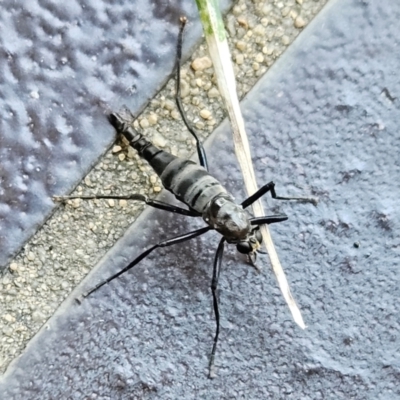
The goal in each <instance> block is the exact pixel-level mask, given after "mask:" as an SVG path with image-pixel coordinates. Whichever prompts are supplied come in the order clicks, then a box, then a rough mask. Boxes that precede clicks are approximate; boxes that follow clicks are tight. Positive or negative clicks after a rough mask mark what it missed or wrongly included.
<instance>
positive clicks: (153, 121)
mask: <svg viewBox="0 0 400 400" xmlns="http://www.w3.org/2000/svg"><path fill="white" fill-rule="evenodd" d="M148 121H149V124H150V125H155V124H156V123H157V121H158V117H157V114H156V113H151V114H150V115H149V117H148Z"/></svg>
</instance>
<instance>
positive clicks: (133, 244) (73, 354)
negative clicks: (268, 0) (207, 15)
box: [0, 0, 400, 399]
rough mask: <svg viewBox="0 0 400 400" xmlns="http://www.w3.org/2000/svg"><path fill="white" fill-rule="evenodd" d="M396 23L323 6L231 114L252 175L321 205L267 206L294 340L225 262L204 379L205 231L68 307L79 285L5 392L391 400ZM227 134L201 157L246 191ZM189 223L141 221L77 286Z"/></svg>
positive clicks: (377, 11) (248, 281)
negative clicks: (275, 214)
mask: <svg viewBox="0 0 400 400" xmlns="http://www.w3.org/2000/svg"><path fill="white" fill-rule="evenodd" d="M399 16H400V7H398V6H396V5H393V3H391V2H380V3H379V4H377V3H376V2H373V1H370V2H368V1H364V2H359V1H356V0H354V1H351V2H349V1H347V2H346V1H344V0H343V1H334V2H332V3H330V4H329V5H328V6H327V7H326V8H325V9H324V10H323V12H322V13H321V14H320V15H318V17H317V19H316V20H314V21H313V23H312V24H311V25H310V26H309V27H308V28H307V30H306V31H305V32H304V33H303V34H302V35H301V36H300V37H299V39H298V40H297V41H296V42H295V44H294V45H292V46H291V48H290V49H289V51H287V52H286V53H285V54H284V56H283V57H282V58H281V59H280V60H279V61H278V63H276V64H275V65H274V67H273V68H272V69H271V70H270V72H269V73H268V75H266V77H265V78H264V79H263V80H262V82H260V84H259V85H258V86H257V88H256V90H253V91H252V93H251V95H250V96H249V97H248V98H247V99H246V101H245V102H244V104H243V106H244V112H245V118H246V121H247V127H248V130H249V133H250V136H251V141H252V145H253V154H254V163H255V165H256V168H257V171H258V178H259V182H266V181H269V180H271V179H272V178H273V179H274V180H275V182H276V183H277V186H278V190H279V191H280V192H281V193H285V194H289V193H295V194H298V195H299V194H304V193H310V192H311V193H312V194H314V195H318V196H319V197H320V199H321V201H320V204H319V206H318V208H314V207H313V206H310V205H299V204H279V205H278V204H276V202H274V204H273V206H274V207H275V206H279V209H280V210H281V211H284V212H286V213H287V214H289V216H290V220H289V221H288V222H287V223H285V224H281V225H280V226H276V227H274V229H273V235H274V238H275V242H276V245H277V247H278V249H279V253H280V255H281V258H282V263H283V265H285V266H287V267H286V271H287V272H288V276H289V280H290V282H291V284H292V288H293V292H294V294H295V297H296V299H297V300H298V302H299V304H300V306H301V307H302V310H303V312H304V317H305V320H306V323H307V324H308V326H309V328H308V329H307V330H306V331H304V332H302V331H300V330H299V329H297V328H296V327H295V326H294V324H293V322H292V321H291V320H290V316H289V315H288V311H287V309H286V306H285V305H284V303H283V300H282V298H281V296H280V294H279V291H278V289H277V288H276V284H275V282H274V279H273V278H272V276H271V274H269V273H267V272H268V271H267V269H266V271H265V273H264V274H263V275H262V276H259V275H256V274H255V273H254V272H253V270H252V269H250V268H248V267H247V266H246V265H245V264H244V263H243V262H242V261H241V259H240V257H239V256H238V255H236V254H234V253H233V252H232V253H228V254H227V255H226V257H225V260H224V269H223V275H222V277H221V283H220V287H221V293H220V295H221V302H222V310H221V311H222V319H223V321H222V334H221V343H220V347H219V351H218V354H217V367H218V373H219V377H218V378H217V379H216V380H214V381H209V380H208V379H207V378H206V369H207V368H206V367H207V362H208V359H207V357H208V354H209V351H210V347H211V341H212V334H213V331H214V323H213V319H212V315H211V311H210V310H211V296H210V294H209V282H210V275H211V270H210V266H211V262H212V255H213V249H214V248H215V246H216V238H215V236H214V237H213V235H212V234H209V235H208V236H207V237H205V238H204V239H201V240H197V239H196V240H194V241H192V243H191V244H190V245H189V244H187V245H185V246H180V247H177V248H176V249H165V250H163V251H160V252H158V253H157V255H155V256H154V257H153V258H152V259H150V260H148V261H147V262H144V263H143V264H142V266H141V267H138V268H137V269H135V270H134V271H132V273H130V274H127V276H125V277H124V278H123V279H121V280H119V281H117V282H115V283H113V284H112V285H109V286H108V287H106V288H104V289H103V290H102V291H99V292H98V293H96V294H95V295H93V297H91V298H89V299H88V300H87V301H85V302H84V303H83V305H81V306H77V305H76V304H75V303H74V302H73V300H72V298H73V297H74V296H76V295H77V294H78V293H79V292H80V291H81V290H83V287H82V288H80V289H79V290H77V291H76V293H75V294H74V295H73V296H71V300H70V301H66V302H65V303H64V305H63V307H62V309H60V310H59V312H58V313H57V315H56V316H55V317H54V318H53V319H51V320H50V321H49V323H48V324H47V325H46V326H45V327H44V329H43V330H42V331H41V333H40V335H38V336H37V337H36V338H35V340H34V341H32V342H31V344H30V346H29V347H28V349H27V351H26V353H25V354H24V355H22V356H21V357H20V358H19V359H18V360H17V361H16V362H15V363H14V364H13V365H12V368H10V369H9V370H8V373H7V374H6V376H5V377H4V378H3V380H2V382H1V384H0V388H1V390H2V392H3V393H4V395H5V396H6V397H7V398H63V397H64V398H65V397H70V398H74V399H75V398H111V399H115V398H117V399H120V398H121V399H129V398H162V399H169V398H171V399H174V398H178V397H182V398H196V399H197V398H206V399H220V398H246V399H247V398H249V399H258V398H268V396H270V397H271V398H277V399H280V398H287V399H322V398H324V399H326V398H332V399H348V398H354V399H396V398H399V397H400V392H399V389H398V380H399V376H400V371H399V363H398V357H397V354H396V352H398V348H399V339H398V331H399V321H398V319H397V318H396V315H397V314H398V311H397V304H398V286H399V277H398V274H397V270H398V250H397V249H398V246H399V241H398V235H396V232H397V230H398V224H399V212H398V207H396V204H397V198H398V195H399V192H400V191H399V183H398V182H399V179H398V178H399V162H398V150H397V149H398V145H399V143H398V142H399V136H398V134H397V127H398V125H399V120H400V118H399V117H400V115H399V112H398V98H399V91H400V87H399V84H398V81H397V80H396V76H397V68H398V65H399V54H398V52H397V51H396V48H397V46H398V42H397V41H398V39H397V29H396V23H397V21H398V20H399ZM228 131H229V128H228V126H227V124H224V126H222V127H221V129H219V130H218V132H216V134H215V135H214V136H213V138H212V140H211V141H209V142H208V148H209V149H210V156H209V157H210V164H211V168H212V170H213V171H215V172H216V175H217V176H218V177H219V178H220V179H221V180H222V181H223V182H224V183H226V185H227V186H228V187H229V188H230V189H231V190H232V192H233V193H235V194H236V195H237V197H238V198H241V196H242V195H243V191H242V190H241V186H242V185H241V183H240V179H239V178H238V176H239V175H238V172H237V168H236V167H235V165H236V163H235V161H234V159H233V157H232V149H231V145H230V139H229V136H228ZM269 203H270V204H272V201H269ZM195 227H196V224H195V223H194V222H193V220H190V219H189V220H186V219H183V218H178V217H175V218H174V217H173V216H171V215H169V214H165V213H158V212H157V213H156V212H150V211H146V212H145V213H144V214H142V216H141V217H140V221H138V223H137V224H135V225H133V226H132V228H131V229H130V230H129V231H128V232H127V234H126V235H125V236H124V238H123V240H122V241H121V242H120V243H119V244H118V245H117V246H116V247H115V248H113V250H112V251H111V252H110V254H109V255H108V256H107V257H106V258H105V259H104V260H103V262H102V263H101V264H100V265H99V268H98V269H97V270H96V272H95V273H93V274H92V275H91V276H89V277H88V279H87V280H86V282H85V284H84V285H83V286H86V287H88V286H91V284H92V283H93V282H94V281H97V279H100V277H102V276H107V275H108V274H109V273H110V272H111V271H113V270H117V269H118V268H121V267H122V266H123V265H125V264H126V262H127V260H128V259H131V258H132V257H134V256H135V255H136V254H137V253H138V250H139V249H140V248H142V247H143V246H144V245H145V244H146V242H154V241H155V240H157V238H159V237H161V236H163V237H165V236H166V235H168V236H169V235H172V234H176V233H177V232H178V231H179V232H182V231H187V230H190V229H194V228H195ZM355 244H356V246H355Z"/></svg>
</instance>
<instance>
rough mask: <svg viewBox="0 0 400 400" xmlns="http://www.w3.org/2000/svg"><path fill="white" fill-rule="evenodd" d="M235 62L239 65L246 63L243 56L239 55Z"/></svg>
mask: <svg viewBox="0 0 400 400" xmlns="http://www.w3.org/2000/svg"><path fill="white" fill-rule="evenodd" d="M235 61H236V64H239V65H241V64H243V62H244V56H243V54H237V55H236V59H235Z"/></svg>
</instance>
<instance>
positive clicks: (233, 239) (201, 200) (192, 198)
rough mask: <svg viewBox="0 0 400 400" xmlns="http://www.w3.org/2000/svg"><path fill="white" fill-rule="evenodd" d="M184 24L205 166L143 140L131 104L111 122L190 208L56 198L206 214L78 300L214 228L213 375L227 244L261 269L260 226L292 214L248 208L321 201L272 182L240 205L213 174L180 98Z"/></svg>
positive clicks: (128, 197) (140, 197)
mask: <svg viewBox="0 0 400 400" xmlns="http://www.w3.org/2000/svg"><path fill="white" fill-rule="evenodd" d="M185 24H186V18H184V17H182V18H181V25H180V30H179V35H178V43H177V54H176V71H177V72H176V95H175V96H176V97H175V101H176V104H177V107H178V109H179V112H180V114H181V116H182V119H183V121H184V123H185V125H186V127H187V129H188V130H189V132H190V133H191V134H192V135H193V137H194V138H195V141H196V148H197V154H198V158H199V163H200V165H199V164H197V163H195V162H194V161H191V160H188V159H182V158H178V157H176V156H174V155H172V154H170V153H168V152H166V151H164V150H161V149H159V148H157V147H156V146H154V145H153V144H152V143H151V142H150V141H148V140H147V139H146V138H144V137H143V135H142V134H141V133H139V132H137V131H136V130H135V129H134V128H133V121H134V117H133V115H132V114H131V113H130V111H129V110H128V109H127V108H124V109H123V110H121V111H120V112H119V113H113V114H111V115H110V117H109V121H110V122H111V124H112V125H113V126H114V127H115V129H116V130H117V132H118V133H120V134H122V135H123V136H124V137H125V138H126V139H127V140H128V142H129V145H130V146H132V147H133V148H134V149H135V150H136V151H137V152H138V154H139V155H140V157H142V158H143V159H145V160H146V161H147V162H148V163H149V164H150V166H151V167H152V168H153V169H154V171H155V173H156V174H157V175H158V176H159V177H160V180H161V182H162V184H163V186H164V187H165V189H167V190H168V191H170V192H171V193H172V194H174V195H175V197H176V198H177V199H178V200H179V201H180V202H182V203H183V204H185V205H186V206H187V208H182V207H179V206H176V205H172V204H168V203H166V202H162V201H158V200H152V199H149V198H148V197H147V196H144V195H142V194H137V193H134V194H130V195H126V196H113V195H106V196H103V195H95V196H59V197H55V199H56V200H58V201H65V200H68V199H83V200H90V199H117V200H121V199H124V200H136V201H142V202H144V203H146V204H147V205H149V206H151V207H154V208H158V209H161V210H165V211H168V212H171V213H175V214H181V215H185V216H188V217H194V218H196V217H197V218H199V217H201V218H202V219H203V220H204V222H205V223H206V226H205V227H203V228H200V229H196V230H194V231H191V232H187V233H184V234H181V235H179V236H176V237H173V238H170V239H167V240H163V241H161V242H159V243H157V244H155V245H154V246H152V247H150V248H149V249H147V250H146V251H144V252H143V253H142V254H140V255H139V256H138V257H136V258H135V259H134V260H133V261H132V262H130V263H129V264H128V265H127V266H126V267H125V268H123V269H122V270H121V271H119V272H117V273H116V274H114V275H112V276H110V277H109V278H107V279H105V280H103V281H101V282H99V283H98V284H97V285H96V286H94V287H93V288H91V289H89V290H88V291H87V292H85V293H83V294H82V295H81V297H80V299H78V301H79V302H80V301H82V299H83V298H85V297H87V296H89V295H90V294H92V293H93V292H95V291H96V290H98V289H100V288H101V287H102V286H104V285H105V284H107V283H109V282H111V281H113V280H114V279H116V278H118V277H119V276H120V275H122V274H123V273H125V272H126V271H129V270H130V269H131V268H133V267H134V266H136V265H137V264H138V263H140V261H142V260H143V259H144V258H146V257H147V256H148V255H149V254H150V253H152V252H153V251H154V250H156V249H158V248H162V247H168V246H172V245H175V244H179V243H182V242H185V241H188V240H191V239H194V238H195V237H198V236H201V235H203V234H204V233H206V232H208V231H210V230H216V231H217V232H218V233H220V234H221V236H222V237H221V239H220V241H219V245H218V248H217V251H216V254H215V258H214V265H213V273H212V280H211V292H212V298H213V309H214V314H215V320H216V330H215V335H214V341H213V346H212V350H211V355H210V361H209V377H210V378H214V377H215V376H216V373H215V353H216V350H217V345H218V337H219V332H220V312H219V298H218V294H217V288H218V280H219V276H220V272H221V263H222V256H223V252H224V246H225V243H228V244H234V245H236V248H237V250H238V251H239V252H240V253H243V254H246V255H247V256H248V259H249V262H250V264H251V265H252V266H254V267H256V254H257V252H261V251H260V246H261V243H262V237H261V232H260V229H259V227H260V225H263V224H272V223H277V222H282V221H286V220H287V219H288V217H287V215H286V214H273V215H268V216H264V217H252V216H251V215H250V213H249V212H248V211H247V209H248V207H249V206H251V205H252V204H253V203H254V202H255V201H257V200H258V199H259V198H261V197H262V196H263V195H264V194H266V193H268V192H269V193H270V194H271V196H272V198H274V199H276V200H298V201H302V202H310V203H313V204H314V205H315V204H316V200H315V199H313V198H302V197H281V196H277V194H276V192H275V184H274V182H269V183H267V184H266V185H264V186H262V187H261V188H260V189H259V190H258V191H257V192H256V193H254V194H253V195H251V196H250V197H248V198H247V199H245V200H244V201H242V202H241V203H240V204H237V203H235V201H234V198H233V196H232V195H231V194H230V193H228V191H227V190H226V189H225V188H224V187H223V185H222V184H221V183H220V182H219V181H218V180H217V179H216V178H214V177H213V176H212V175H211V174H210V173H209V172H208V162H207V156H206V152H205V150H204V148H203V145H202V144H201V142H200V140H199V137H198V135H197V134H196V132H195V130H194V129H193V127H192V126H191V124H190V122H189V120H188V119H187V116H186V114H185V111H184V109H183V105H182V100H181V88H180V66H181V57H182V36H183V30H184V27H185ZM256 268H257V267H256Z"/></svg>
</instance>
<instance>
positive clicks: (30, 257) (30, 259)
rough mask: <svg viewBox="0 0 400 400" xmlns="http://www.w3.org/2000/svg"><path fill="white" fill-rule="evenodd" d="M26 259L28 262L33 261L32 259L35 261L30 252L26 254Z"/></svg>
mask: <svg viewBox="0 0 400 400" xmlns="http://www.w3.org/2000/svg"><path fill="white" fill-rule="evenodd" d="M26 258H27V259H28V260H29V261H33V260H34V259H35V254H34V253H32V252H31V251H30V252H29V253H28V255H27V256H26Z"/></svg>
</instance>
